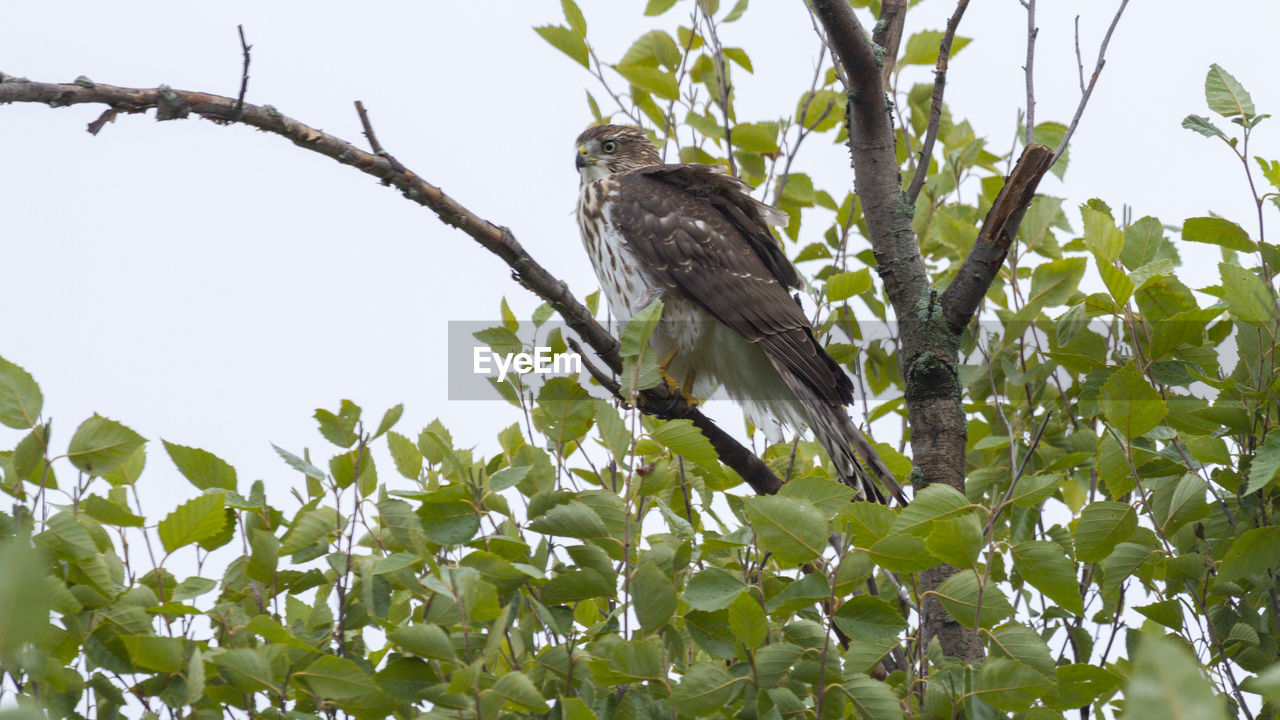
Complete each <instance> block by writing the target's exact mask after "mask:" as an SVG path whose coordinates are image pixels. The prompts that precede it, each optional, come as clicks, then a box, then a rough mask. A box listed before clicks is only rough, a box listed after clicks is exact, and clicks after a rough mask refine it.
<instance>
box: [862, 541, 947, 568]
mask: <svg viewBox="0 0 1280 720" xmlns="http://www.w3.org/2000/svg"><path fill="white" fill-rule="evenodd" d="M866 550H867V553H868V554H869V555H871V559H872V560H874V561H875V564H877V565H879V566H880V567H882V568H884V569H885V570H890V571H892V572H919V571H921V570H924V569H926V568H931V567H933V566H934V565H937V564H938V563H939V560H938V558H935V557H934V556H933V555H931V554H930V553H929V551H928V550H927V549H926V547H925V544H924V541H923V540H921V539H920V538H918V537H912V536H910V535H887V536H885V537H883V538H881V539H880V540H877V541H876V542H875V544H873V545H872V546H871V547H869V548H867V549H866Z"/></svg>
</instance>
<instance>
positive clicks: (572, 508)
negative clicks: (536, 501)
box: [529, 500, 609, 538]
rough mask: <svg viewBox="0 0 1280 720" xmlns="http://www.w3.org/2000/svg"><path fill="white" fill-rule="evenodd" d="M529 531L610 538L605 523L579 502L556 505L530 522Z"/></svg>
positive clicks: (576, 536)
mask: <svg viewBox="0 0 1280 720" xmlns="http://www.w3.org/2000/svg"><path fill="white" fill-rule="evenodd" d="M529 529H530V530H532V531H534V532H538V533H543V534H544V535H560V536H562V537H575V538H602V537H609V529H608V528H607V527H605V524H604V521H603V520H601V519H600V516H599V515H598V514H596V511H595V510H592V509H591V508H590V507H589V506H587V505H586V504H584V503H582V502H581V501H579V500H570V501H569V502H567V503H562V504H560V505H555V506H553V507H551V508H550V509H548V510H547V511H546V512H544V513H542V514H541V515H539V516H537V517H535V518H533V519H532V520H531V521H530V522H529Z"/></svg>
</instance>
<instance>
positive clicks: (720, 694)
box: [671, 660, 742, 716]
mask: <svg viewBox="0 0 1280 720" xmlns="http://www.w3.org/2000/svg"><path fill="white" fill-rule="evenodd" d="M740 680H742V678H735V677H734V676H733V675H730V674H729V671H728V670H726V669H725V667H724V664H723V663H715V662H707V661H705V660H704V661H699V662H696V663H694V664H693V665H691V666H689V669H688V670H686V671H685V673H684V676H683V677H682V678H680V684H679V685H677V686H676V687H675V688H674V689H673V690H672V691H671V704H672V705H673V706H675V707H678V708H680V710H681V712H682V713H687V714H689V715H693V716H702V715H711V714H713V713H714V712H716V711H718V710H720V709H722V708H724V707H725V706H726V705H728V703H729V702H730V701H731V700H732V698H733V694H734V690H735V687H734V686H735V684H736V683H738V682H739V681H740Z"/></svg>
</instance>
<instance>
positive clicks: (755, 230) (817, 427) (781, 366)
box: [574, 125, 902, 502]
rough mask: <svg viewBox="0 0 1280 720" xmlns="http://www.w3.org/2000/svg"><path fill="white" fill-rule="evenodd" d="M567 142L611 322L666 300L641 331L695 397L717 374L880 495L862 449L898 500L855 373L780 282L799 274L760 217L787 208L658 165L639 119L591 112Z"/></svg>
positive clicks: (717, 382) (762, 415) (736, 185)
mask: <svg viewBox="0 0 1280 720" xmlns="http://www.w3.org/2000/svg"><path fill="white" fill-rule="evenodd" d="M577 146H578V147H577V156H576V157H575V160H574V162H575V164H576V166H577V168H578V172H579V174H580V176H581V187H580V191H579V195H578V209H577V216H578V226H579V228H580V230H581V231H582V241H583V244H584V245H585V246H586V250H587V254H588V255H589V256H590V257H591V264H592V266H593V267H594V269H595V272H596V277H597V278H599V280H600V287H601V290H602V291H603V293H604V296H605V299H606V301H607V302H608V305H609V310H610V312H611V313H612V314H613V316H614V318H616V319H617V320H619V321H621V322H625V321H627V320H629V319H630V318H631V317H632V316H634V315H635V314H636V313H638V312H639V311H640V310H642V309H643V308H645V307H646V306H647V305H649V304H650V303H651V302H653V301H654V300H655V299H661V300H662V301H663V311H662V317H661V319H660V321H659V323H658V326H657V328H656V330H655V331H654V333H653V337H652V340H651V341H650V342H651V344H652V346H653V348H654V350H655V352H656V353H657V354H658V355H659V356H660V357H662V358H663V365H664V369H665V371H666V373H667V375H668V378H670V379H673V380H676V381H681V390H682V391H683V392H685V393H686V394H691V395H693V396H695V397H706V396H708V395H709V394H710V393H711V392H713V391H714V390H715V389H716V388H717V387H719V386H723V387H724V389H725V391H726V392H727V393H728V395H729V397H731V398H732V399H733V400H735V401H736V402H737V403H738V404H739V405H741V406H742V408H743V410H744V412H745V414H746V416H747V417H748V418H749V419H750V420H751V421H752V422H753V423H755V425H756V426H757V427H760V428H762V429H765V431H766V434H769V435H771V437H770V439H771V440H776V439H780V437H781V433H780V429H781V428H780V426H790V427H792V428H795V429H797V430H800V429H803V428H806V427H807V428H811V429H812V430H813V431H814V434H815V435H816V437H817V439H818V441H819V442H820V443H821V444H822V446H823V447H824V448H825V449H826V451H827V454H828V455H829V456H830V457H831V459H832V462H833V463H834V465H835V468H836V471H837V474H838V475H839V477H840V479H841V480H842V481H843V482H844V483H846V484H848V485H850V486H851V487H853V488H854V489H855V490H862V492H863V493H864V494H865V495H866V497H867V499H876V500H879V501H880V502H883V501H884V496H883V494H882V493H881V492H880V490H879V489H878V488H877V487H876V485H875V483H874V482H872V479H871V478H870V477H869V475H868V474H867V472H866V471H865V470H864V468H863V465H862V463H861V462H860V461H859V457H858V455H859V454H860V455H861V456H862V459H863V460H865V461H866V462H867V463H868V464H869V465H870V467H871V468H872V470H873V471H874V474H875V475H876V476H878V478H879V479H880V481H881V482H883V483H885V484H886V486H887V487H888V488H889V490H890V491H891V492H893V493H894V494H895V495H896V496H897V497H898V498H899V499H900V500H902V494H901V489H900V488H899V487H898V486H897V483H896V482H895V481H894V480H893V475H892V474H890V473H889V471H888V470H887V469H886V468H885V466H884V464H883V463H882V462H881V461H880V459H879V457H878V456H877V455H876V454H875V452H874V450H872V448H871V446H870V444H869V443H868V442H867V440H866V438H865V437H864V436H863V435H862V433H861V432H859V430H858V429H857V427H855V426H854V424H853V422H852V421H851V420H850V419H849V415H848V413H847V412H846V411H845V406H847V405H849V404H850V403H851V402H852V401H853V381H852V380H850V378H849V376H848V375H846V374H845V372H844V370H843V369H842V368H841V367H840V365H839V364H838V363H836V361H835V360H833V359H832V358H831V356H830V355H828V354H827V352H826V350H825V349H824V348H823V347H822V346H821V345H820V344H818V341H817V340H816V339H815V338H814V335H813V327H812V326H811V325H810V323H809V320H808V318H807V317H805V314H804V310H803V308H802V307H801V305H800V303H799V301H798V300H797V299H796V298H793V297H792V296H791V294H790V290H791V289H792V288H800V287H802V281H801V280H800V276H799V275H798V274H797V273H796V269H795V268H794V267H793V266H792V265H791V262H790V261H789V260H787V257H786V256H785V255H784V254H783V252H782V248H781V247H779V244H778V242H777V240H775V239H774V236H773V234H772V232H770V230H769V226H770V225H781V224H785V223H786V220H787V216H786V214H785V213H783V212H782V211H780V210H778V209H777V208H774V207H771V206H769V205H766V204H765V203H762V202H760V201H759V200H756V199H755V198H753V197H751V195H750V194H749V191H750V189H751V188H750V186H748V185H747V184H746V183H744V182H742V181H740V180H738V179H737V178H734V177H732V176H730V175H725V174H723V173H721V172H719V171H717V170H715V169H714V168H712V167H710V166H707V165H695V164H688V165H684V164H681V165H666V164H663V163H662V159H661V158H660V156H659V155H658V150H657V149H656V148H655V147H654V146H653V144H652V143H650V142H649V139H648V138H647V137H646V136H645V134H644V132H643V131H641V130H638V129H636V128H632V127H623V126H618V125H598V126H595V127H592V128H590V129H588V130H587V131H586V132H584V133H582V134H581V135H579V136H578V140H577ZM855 448H856V450H857V454H855V452H854V449H855Z"/></svg>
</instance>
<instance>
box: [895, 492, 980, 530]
mask: <svg viewBox="0 0 1280 720" xmlns="http://www.w3.org/2000/svg"><path fill="white" fill-rule="evenodd" d="M972 508H973V505H972V504H971V503H970V502H969V499H968V498H966V497H965V496H964V495H962V494H961V493H960V491H958V490H956V489H955V488H953V487H950V486H948V485H943V484H942V483H933V484H931V485H929V486H928V487H926V488H925V489H923V490H921V491H920V492H918V493H916V496H915V497H914V498H912V499H911V504H910V505H907V506H906V507H905V508H903V509H902V513H901V514H899V515H898V519H897V521H896V522H894V524H893V529H892V532H893V533H895V534H901V535H914V536H916V537H924V536H925V535H927V534H928V532H929V529H930V527H931V526H932V524H933V523H934V522H935V521H938V520H954V519H957V518H959V517H962V516H964V515H967V514H968V513H970V512H971V509H972Z"/></svg>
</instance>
